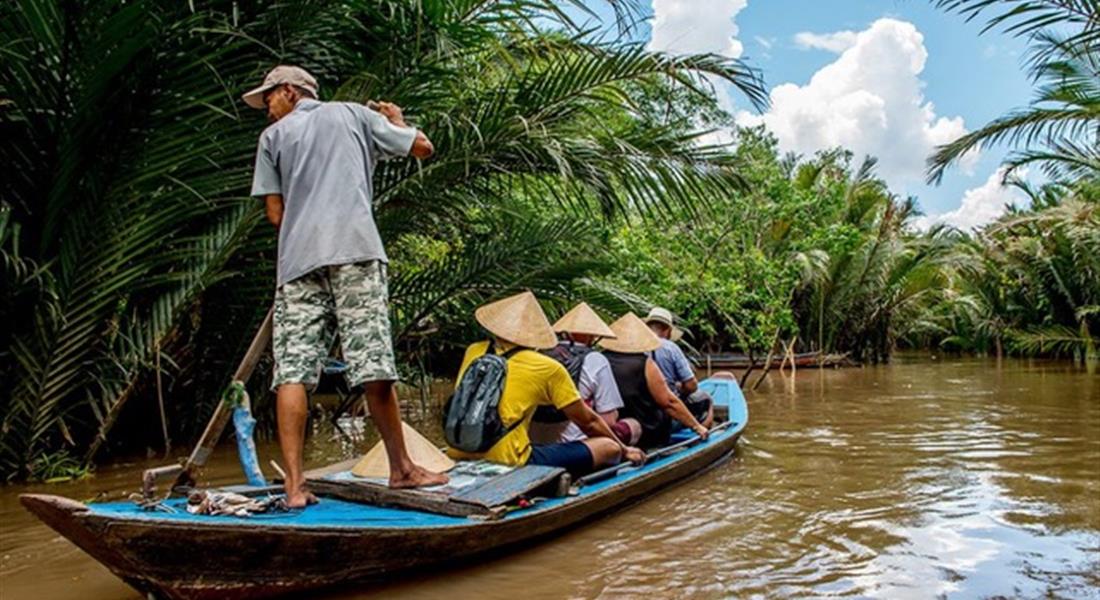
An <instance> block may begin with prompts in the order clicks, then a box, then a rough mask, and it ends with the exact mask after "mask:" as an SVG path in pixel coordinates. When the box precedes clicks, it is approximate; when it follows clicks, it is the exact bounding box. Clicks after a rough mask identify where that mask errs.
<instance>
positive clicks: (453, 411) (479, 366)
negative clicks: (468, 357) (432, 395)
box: [443, 342, 525, 453]
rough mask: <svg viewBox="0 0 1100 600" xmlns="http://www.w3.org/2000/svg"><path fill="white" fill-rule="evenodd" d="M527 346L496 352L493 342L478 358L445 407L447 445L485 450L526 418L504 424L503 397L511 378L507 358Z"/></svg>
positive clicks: (478, 450)
mask: <svg viewBox="0 0 1100 600" xmlns="http://www.w3.org/2000/svg"><path fill="white" fill-rule="evenodd" d="M521 350H525V348H512V349H511V350H509V351H508V352H505V353H504V354H503V355H497V353H496V352H495V350H494V346H493V342H489V347H488V348H487V349H486V350H485V354H483V355H481V356H479V357H477V358H475V359H474V360H473V362H471V363H470V366H468V367H466V372H465V373H463V374H462V380H461V381H459V382H458V387H456V388H455V391H454V393H453V394H451V397H450V398H448V399H447V404H446V405H445V406H444V408H443V435H444V437H446V439H447V444H448V445H449V446H450V447H452V448H457V449H458V450H462V451H463V452H474V453H481V452H486V451H488V450H489V449H490V448H492V447H493V445H494V444H496V443H497V442H499V441H500V440H501V439H502V438H503V437H504V436H506V435H508V434H509V433H510V432H511V431H512V430H513V429H515V428H516V427H518V426H519V425H520V423H522V422H523V419H519V420H518V421H516V422H515V423H513V424H512V425H510V426H508V427H505V426H504V423H503V422H501V420H500V398H501V395H502V394H503V392H504V381H505V379H506V378H507V377H508V359H509V358H512V357H513V356H515V354H516V353H517V352H520V351H521Z"/></svg>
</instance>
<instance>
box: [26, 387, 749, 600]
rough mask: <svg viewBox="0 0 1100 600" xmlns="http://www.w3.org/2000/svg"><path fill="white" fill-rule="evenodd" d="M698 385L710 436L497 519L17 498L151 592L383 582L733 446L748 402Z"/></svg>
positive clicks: (228, 593) (550, 528) (665, 480)
mask: <svg viewBox="0 0 1100 600" xmlns="http://www.w3.org/2000/svg"><path fill="white" fill-rule="evenodd" d="M700 385H701V386H702V387H703V388H704V389H706V390H708V391H710V392H711V394H712V395H713V396H714V397H715V398H716V404H717V405H718V408H719V409H720V410H719V411H718V412H719V413H721V414H723V415H725V416H726V418H728V420H729V424H728V425H727V426H725V427H724V428H722V429H720V430H718V431H716V432H715V433H713V434H712V435H711V436H710V438H709V439H708V440H706V441H699V442H696V443H692V442H691V440H690V439H686V438H688V437H689V436H687V435H684V434H681V442H680V445H679V446H678V447H675V448H673V449H672V450H673V451H672V452H669V453H668V454H666V455H663V456H660V457H658V458H655V459H653V460H651V461H649V462H647V463H646V464H645V465H642V466H640V467H627V468H624V469H623V470H621V471H619V472H618V473H615V474H614V475H613V476H611V477H609V478H606V479H601V480H597V481H593V482H591V483H588V484H587V485H583V486H580V487H576V488H575V489H574V493H573V494H572V495H567V496H564V497H557V498H548V499H545V500H542V501H541V502H538V503H536V504H534V505H532V506H530V507H526V508H521V507H520V506H519V505H514V506H510V507H506V510H502V511H501V512H500V513H499V515H500V516H499V518H495V519H487V518H484V517H483V516H481V517H474V518H472V517H464V516H456V515H449V514H438V513H433V512H426V511H418V510H412V509H408V508H397V507H393V506H376V505H369V504H363V503H359V502H352V501H347V500H343V499H339V498H336V497H333V496H328V497H323V498H322V501H321V503H320V504H319V505H316V506H313V507H310V508H308V509H306V510H304V511H298V512H292V513H276V514H269V515H256V516H252V517H245V518H242V517H227V516H219V517H212V516H197V515H191V514H189V513H187V512H186V511H185V510H183V508H182V505H183V502H185V500H183V499H179V500H169V501H168V502H167V504H168V505H169V506H173V505H174V507H175V508H176V509H177V512H175V513H165V512H149V511H145V510H142V509H141V508H139V507H138V506H136V505H135V504H132V503H122V502H117V503H93V504H83V503H80V502H76V501H74V500H70V499H67V498H63V497H59V496H51V495H42V494H25V495H23V496H21V497H20V500H21V501H22V502H23V505H24V506H25V507H26V508H27V509H28V510H30V511H31V512H33V513H34V514H35V515H36V516H38V518H40V519H41V520H42V521H43V522H45V523H46V524H47V525H49V526H50V527H52V528H53V529H55V530H56V531H58V532H59V533H60V534H61V535H63V536H65V537H66V538H68V539H69V540H70V541H72V542H73V543H74V544H76V545H77V546H79V547H80V548H81V549H83V550H84V551H85V552H87V553H88V554H90V555H91V556H92V557H94V558H95V559H96V560H98V561H100V562H101V563H103V564H104V565H106V566H107V567H108V568H109V569H110V570H111V571H112V572H113V573H115V574H116V575H117V576H119V577H120V578H122V579H123V580H124V581H126V582H127V583H128V584H130V585H132V586H133V587H134V588H137V589H138V590H140V591H142V592H145V593H151V594H153V595H154V596H158V597H163V598H170V599H206V598H261V597H269V596H275V595H281V594H290V593H296V592H297V593H301V592H304V591H306V590H311V589H316V588H321V587H328V586H333V585H336V584H339V583H343V582H349V581H360V580H381V579H385V578H388V577H393V576H398V575H400V574H401V573H402V572H405V571H409V570H411V569H415V568H418V567H424V566H427V565H433V564H442V563H448V562H455V561H469V560H470V559H473V558H475V557H481V556H485V555H489V554H493V553H498V552H500V551H502V550H504V549H507V548H509V547H512V546H516V545H518V544H520V543H529V542H531V541H533V540H536V539H542V538H546V537H548V536H550V535H552V534H555V533H557V532H560V531H562V530H565V529H567V528H570V527H573V526H575V525H577V524H579V523H581V522H584V521H586V520H589V519H592V518H595V517H597V516H599V515H603V514H606V513H608V512H610V511H612V510H614V509H617V508H620V507H623V506H624V505H627V504H630V503H632V502H637V501H641V500H642V499H644V498H647V497H648V496H651V495H652V494H653V493H654V492H656V491H657V490H660V489H663V488H667V487H669V486H671V485H673V484H675V483H677V482H681V481H683V480H685V479H688V478H690V477H692V476H694V475H698V474H700V473H702V472H704V471H705V470H707V469H708V468H710V467H713V466H715V465H717V464H719V463H720V462H721V461H723V460H724V459H726V458H728V457H729V456H730V455H731V453H732V452H733V450H734V448H735V446H736V443H737V439H738V438H739V436H740V435H741V432H742V431H743V430H744V428H745V425H746V424H747V422H748V409H747V406H746V405H745V401H744V397H743V396H742V395H741V391H740V389H737V384H736V382H735V381H733V380H732V379H725V378H712V379H708V380H705V381H704V382H702V383H701V384H700ZM319 491H320V490H319Z"/></svg>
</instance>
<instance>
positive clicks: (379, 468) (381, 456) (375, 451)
mask: <svg viewBox="0 0 1100 600" xmlns="http://www.w3.org/2000/svg"><path fill="white" fill-rule="evenodd" d="M401 431H402V432H404V434H405V448H406V449H407V450H408V451H409V458H411V459H412V461H413V462H414V463H416V464H418V465H420V466H421V467H424V468H425V469H427V470H429V471H433V472H435V473H442V472H444V471H449V470H450V469H451V468H453V467H454V466H455V461H453V460H451V459H450V458H448V457H447V455H446V454H444V453H443V451H442V450H440V449H439V448H438V447H437V446H436V445H435V444H433V443H432V442H431V440H429V439H427V438H425V437H424V436H422V435H420V432H419V431H417V430H415V429H413V428H412V427H410V426H409V424H408V423H406V422H404V421H402V422H401ZM351 473H352V475H355V476H356V477H389V476H390V459H389V457H388V456H387V455H386V447H385V445H383V444H382V442H378V443H377V444H375V445H374V447H373V448H371V449H370V452H367V453H366V454H365V455H363V458H362V459H360V460H359V462H357V463H355V466H354V467H352V469H351Z"/></svg>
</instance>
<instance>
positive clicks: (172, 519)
mask: <svg viewBox="0 0 1100 600" xmlns="http://www.w3.org/2000/svg"><path fill="white" fill-rule="evenodd" d="M699 386H700V387H701V388H702V389H704V390H706V391H707V392H709V393H710V394H711V396H712V397H713V398H714V400H715V404H716V405H725V406H727V407H728V408H729V414H730V421H732V422H733V424H732V425H730V426H729V427H727V428H726V429H724V430H722V431H718V432H716V433H714V434H713V435H711V437H710V439H708V440H707V441H706V442H703V443H699V444H694V445H691V446H688V447H687V448H685V449H684V450H682V451H680V452H676V453H674V454H672V455H670V456H666V457H663V458H658V459H655V460H652V461H649V462H647V463H646V464H644V465H642V466H640V467H628V468H626V469H624V470H623V471H621V472H620V473H619V474H618V475H616V476H614V477H611V478H609V479H606V480H603V481H600V482H597V483H593V484H589V485H586V486H584V487H582V488H581V489H580V493H579V494H578V495H577V496H570V497H566V498H550V499H546V500H543V501H541V502H538V503H537V504H535V505H534V506H532V507H530V508H525V509H520V510H515V511H513V512H510V513H508V515H506V516H505V517H504V518H506V519H519V518H524V517H527V516H531V515H534V514H537V513H539V512H541V511H544V510H547V509H549V508H552V507H555V506H558V505H560V504H564V503H567V502H578V501H582V500H583V499H584V498H585V497H586V496H590V495H592V494H598V493H599V492H600V491H602V490H605V489H607V488H609V487H612V486H616V485H618V484H620V483H623V482H624V481H627V480H629V479H631V478H634V477H638V476H641V475H643V474H645V473H649V472H652V471H654V470H658V469H661V468H663V467H665V466H667V465H668V464H669V463H671V462H676V461H681V460H684V459H686V458H688V457H690V456H691V455H692V454H695V453H697V452H701V451H703V449H705V448H706V447H708V446H709V445H711V444H717V443H720V442H721V441H722V440H725V439H728V438H729V437H731V436H734V435H737V434H739V433H740V432H741V431H742V430H743V429H744V428H745V426H746V425H747V424H748V406H747V405H746V404H745V397H744V395H743V394H742V393H741V389H740V388H739V387H738V386H737V382H736V381H734V380H731V379H706V380H704V381H702V382H700V383H699ZM691 437H692V434H691V432H690V431H686V430H684V431H680V432H677V433H676V434H674V435H673V440H672V442H673V443H675V442H677V441H681V440H685V439H690V438H691ZM186 502H187V501H186V499H184V498H177V499H172V500H168V501H166V502H165V503H164V504H165V505H166V506H167V507H169V508H170V509H172V510H174V511H175V512H164V511H145V510H142V509H141V508H139V507H138V506H137V505H135V504H134V503H132V502H109V503H96V504H89V505H88V508H89V509H90V510H91V511H93V512H94V513H97V514H102V515H105V516H110V517H113V518H116V519H117V518H121V519H133V520H141V521H158V522H168V523H191V524H197V523H204V524H212V523H225V524H227V525H230V524H231V525H233V526H236V527H239V526H245V527H248V526H282V527H302V528H341V529H342V528H350V529H356V528H389V527H393V528H406V529H408V528H420V527H433V528H434V527H456V526H466V525H470V524H471V523H472V521H470V520H469V519H467V518H465V517H452V516H447V515H440V514H435V513H427V512H420V511H415V510H407V509H400V508H388V507H381V506H372V505H368V504H359V503H354V502H347V501H344V500H338V499H335V498H323V499H322V500H321V503H320V504H317V505H315V506H311V507H309V508H307V509H305V510H299V511H292V512H288V513H273V514H261V515H254V516H251V517H228V516H217V517H214V516H206V515H192V514H190V513H188V512H187V511H186V509H185V506H186Z"/></svg>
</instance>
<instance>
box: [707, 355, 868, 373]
mask: <svg viewBox="0 0 1100 600" xmlns="http://www.w3.org/2000/svg"><path fill="white" fill-rule="evenodd" d="M784 359H785V357H784V356H783V355H782V354H774V355H772V361H771V368H773V369H778V368H779V367H780V366H781V365H783V363H784ZM766 361H767V357H766V356H757V357H755V359H750V358H749V356H748V355H747V354H704V355H702V356H698V357H693V358H692V362H693V363H694V364H695V366H696V367H698V368H701V369H708V368H709V369H747V368H748V366H749V365H750V364H752V366H753V368H755V369H761V368H763V367H764V366H765V362H766ZM787 362H788V363H789V362H790V361H789V360H788V361H787ZM850 364H851V360H850V359H849V358H848V355H847V354H822V353H820V352H802V353H799V354H795V355H794V366H796V367H798V368H799V369H815V368H825V367H840V366H848V365H850Z"/></svg>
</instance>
